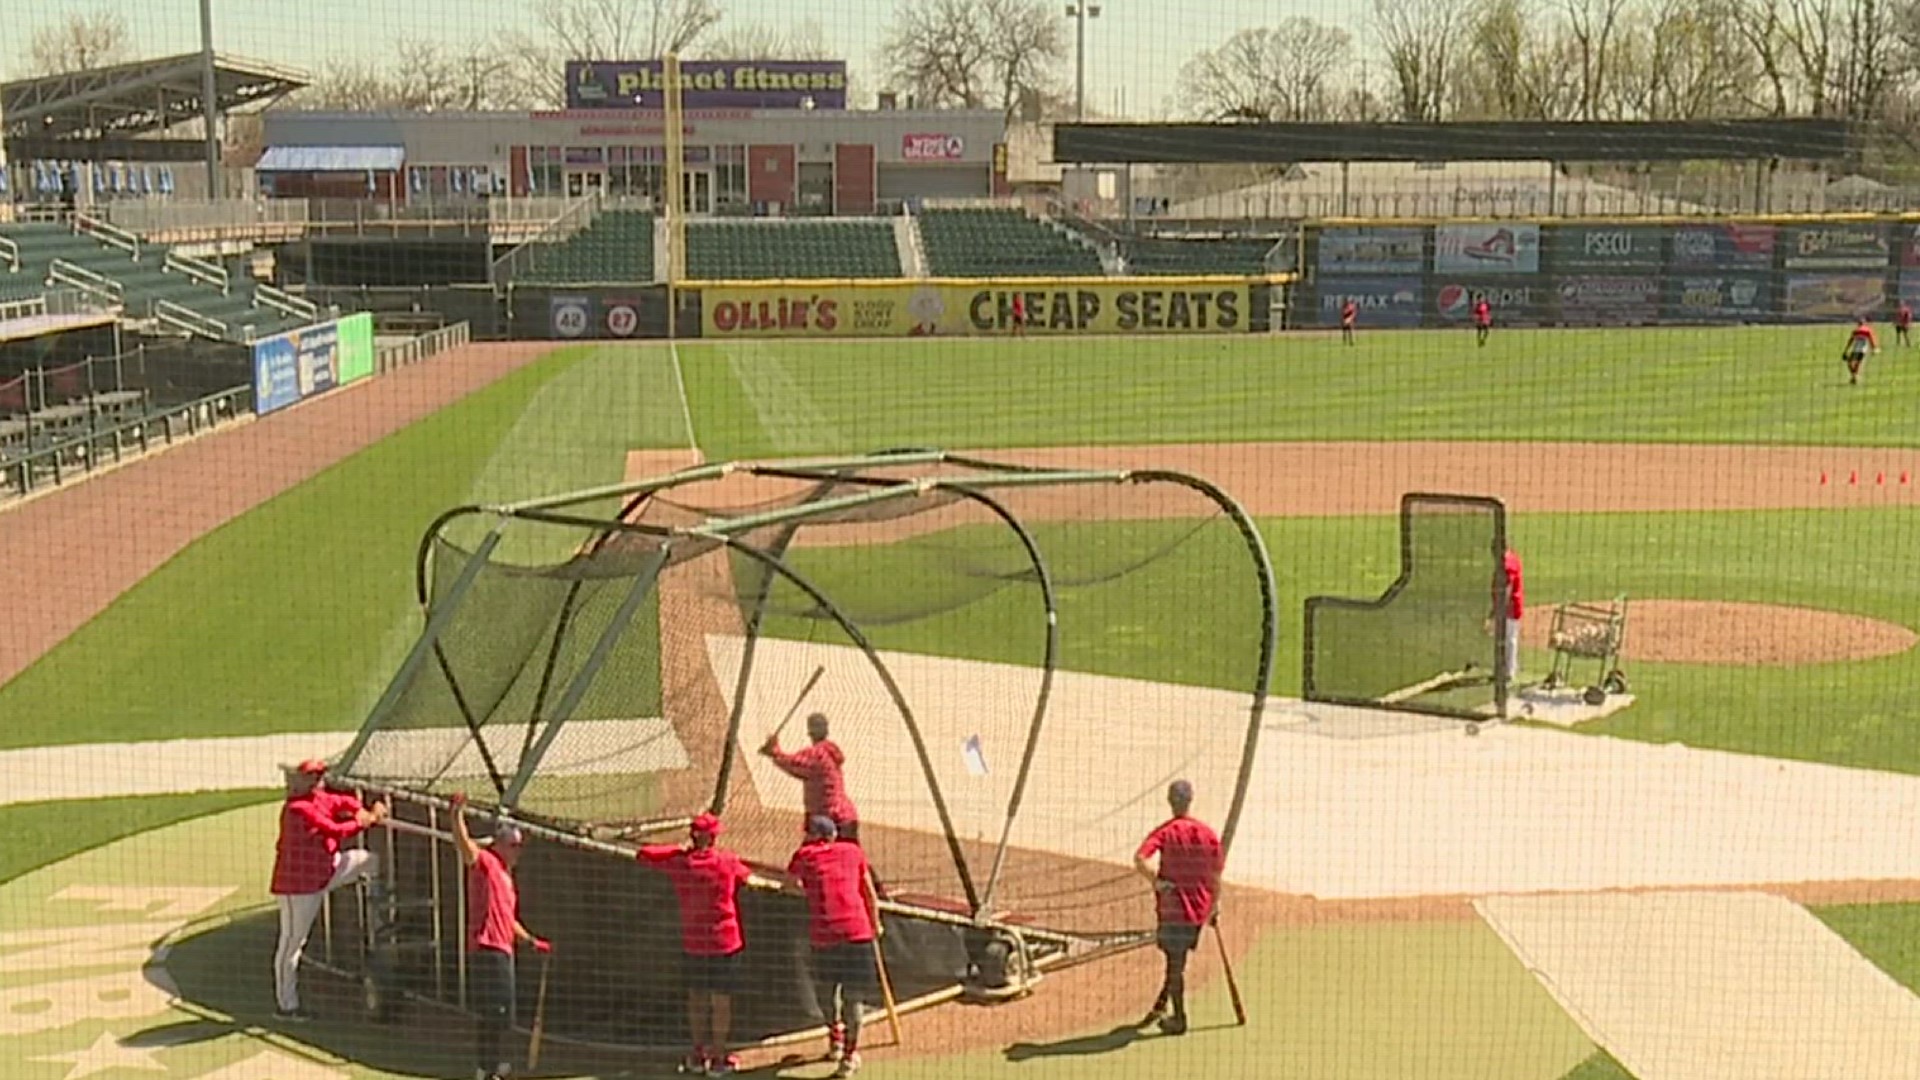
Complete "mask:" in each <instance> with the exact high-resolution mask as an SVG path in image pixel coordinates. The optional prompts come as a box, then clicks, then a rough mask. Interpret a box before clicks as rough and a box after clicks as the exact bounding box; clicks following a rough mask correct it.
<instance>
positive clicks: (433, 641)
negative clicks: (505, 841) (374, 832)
mask: <svg viewBox="0 0 1920 1080" xmlns="http://www.w3.org/2000/svg"><path fill="white" fill-rule="evenodd" d="M443 520H444V519H443ZM438 524H439V523H436V526H437V525H438ZM506 529H507V522H506V520H504V519H502V520H500V521H497V522H495V523H494V526H493V528H491V529H489V530H488V531H487V535H486V536H485V537H484V538H483V539H482V540H481V541H480V543H479V545H478V546H477V547H475V548H474V549H473V554H471V555H469V556H467V562H466V565H464V566H462V567H461V568H460V576H459V577H458V578H456V579H454V582H453V585H452V587H451V588H449V589H448V590H447V596H446V599H445V600H444V601H443V602H442V603H440V604H439V605H438V606H435V607H432V608H430V609H429V611H428V613H427V625H426V628H425V629H424V630H422V631H421V633H420V640H419V641H416V642H414V645H413V649H412V650H411V651H410V652H408V653H407V658H406V660H405V661H403V662H402V663H401V664H400V670H399V671H397V672H395V673H394V676H393V679H392V681H390V682H388V683H387V688H386V690H384V691H382V692H381V694H380V700H379V701H377V702H375V703H374V706H373V710H372V711H371V712H370V713H368V714H367V721H366V723H364V724H362V725H360V732H359V734H357V735H355V736H354V738H353V742H352V743H351V744H349V745H348V746H347V750H346V753H344V754H342V755H341V756H340V760H339V761H338V762H337V763H336V764H335V765H334V768H335V769H336V770H338V771H339V772H340V773H342V774H343V775H344V774H346V773H349V772H351V771H352V769H353V766H354V765H355V764H356V763H358V762H359V760H360V755H361V754H362V753H363V752H365V750H366V748H367V743H368V742H369V741H371V740H372V739H373V736H374V734H375V733H376V732H378V731H379V730H381V729H382V728H383V727H385V726H386V722H387V720H388V718H389V717H391V716H392V714H393V710H394V709H395V708H396V707H398V706H399V704H400V697H401V695H402V694H404V693H405V692H406V689H407V687H409V686H411V685H412V684H413V679H414V676H415V675H416V674H417V673H418V672H419V670H420V665H421V664H423V663H425V662H426V658H427V654H428V653H429V652H432V651H434V650H435V649H436V648H437V647H438V646H439V641H440V634H441V632H442V631H444V630H445V629H446V627H447V623H448V621H450V620H451V619H452V617H453V612H454V611H455V610H456V609H457V608H459V606H460V601H461V600H462V599H464V598H465V597H466V595H467V592H468V590H470V589H471V588H472V587H473V583H474V581H475V580H476V579H478V578H479V576H480V571H481V570H482V569H483V568H485V566H486V562H487V558H488V557H489V556H491V555H492V554H493V549H494V548H496V547H498V546H500V538H501V537H502V536H503V535H504V534H505V533H506ZM437 532H438V530H437V528H436V529H435V530H434V531H433V532H430V533H429V534H428V535H429V536H433V535H436V534H437ZM474 734H475V736H476V737H477V736H478V733H477V732H475V733H474ZM481 752H482V753H485V752H486V751H485V747H484V745H483V746H482V749H481ZM489 768H491V765H489Z"/></svg>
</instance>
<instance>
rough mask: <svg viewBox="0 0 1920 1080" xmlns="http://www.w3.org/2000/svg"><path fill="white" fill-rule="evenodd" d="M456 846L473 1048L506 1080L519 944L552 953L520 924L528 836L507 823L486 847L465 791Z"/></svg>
mask: <svg viewBox="0 0 1920 1080" xmlns="http://www.w3.org/2000/svg"><path fill="white" fill-rule="evenodd" d="M448 801H449V802H451V803H452V804H453V814H452V817H453V846H454V847H455V848H456V849H458V850H459V852H460V861H461V862H463V863H465V864H466V866H467V971H468V973H469V976H470V982H471V986H472V991H473V992H472V1002H473V1013H474V1021H473V1049H474V1055H475V1059H476V1061H477V1063H478V1066H479V1069H478V1075H479V1076H480V1077H481V1078H482V1080H506V1078H507V1076H508V1075H509V1074H511V1073H512V1071H513V1064H512V1062H510V1061H508V1060H507V1057H506V1053H505V1051H504V1050H502V1048H501V1044H502V1043H503V1042H504V1041H505V1040H506V1036H507V1032H508V1031H510V1030H512V1028H513V1023H514V1015H513V1014H514V1008H515V1005H516V1003H517V1002H518V1000H519V992H518V988H517V986H516V984H515V977H514V956H513V950H514V947H515V946H516V945H520V944H523V943H524V944H527V945H531V946H533V951H535V952H537V953H543V954H545V953H551V952H552V951H553V946H551V945H549V944H547V941H546V939H545V938H537V937H534V936H533V934H532V933H531V932H529V931H528V930H527V928H526V927H525V926H523V925H521V923H520V889H519V887H518V886H517V885H516V884H515V883H514V880H513V867H514V864H516V863H518V862H519V861H520V854H521V852H523V851H524V850H526V836H525V835H524V834H523V833H521V831H520V830H519V829H518V828H516V827H514V826H512V825H509V824H507V823H505V822H501V824H500V825H499V827H498V828H496V829H495V830H494V832H493V839H492V840H490V841H488V842H487V843H486V844H485V845H484V846H483V845H481V844H479V843H477V842H476V841H475V840H474V839H473V835H472V834H471V833H470V832H468V831H467V815H466V803H467V798H466V796H464V795H454V796H453V797H451V798H450V799H449V800H448Z"/></svg>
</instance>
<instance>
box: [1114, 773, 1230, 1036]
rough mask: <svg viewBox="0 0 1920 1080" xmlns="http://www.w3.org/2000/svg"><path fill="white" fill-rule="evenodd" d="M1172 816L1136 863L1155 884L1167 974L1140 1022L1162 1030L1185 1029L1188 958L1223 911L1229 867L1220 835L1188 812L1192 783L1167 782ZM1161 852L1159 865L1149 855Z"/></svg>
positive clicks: (1183, 1031) (1143, 845)
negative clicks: (1224, 882) (1222, 893)
mask: <svg viewBox="0 0 1920 1080" xmlns="http://www.w3.org/2000/svg"><path fill="white" fill-rule="evenodd" d="M1167 806H1168V807H1169V808H1170V809H1171V810H1172V811H1173V817H1172V818H1171V819H1169V820H1168V821H1166V822H1165V823H1164V824H1162V825H1161V826H1160V827H1159V828H1157V829H1155V830H1153V831H1152V832H1151V833H1148V834H1147V838H1146V840H1145V841H1143V842H1142V843H1141V844H1140V850H1138V851H1136V852H1134V855H1133V866H1134V869H1135V870H1136V871H1138V872H1139V874H1140V876H1141V877H1143V878H1146V879H1147V880H1148V881H1151V882H1152V883H1153V890H1154V893H1155V901H1154V907H1155V913H1156V915H1157V916H1158V919H1159V923H1160V929H1159V932H1158V933H1157V934H1156V935H1155V943H1156V944H1158V945H1159V947H1160V952H1161V954H1162V955H1164V956H1165V957H1166V961H1167V968H1166V975H1165V977H1164V979H1163V980H1162V981H1161V983H1160V993H1159V994H1158V995H1157V996H1156V997H1155V998H1154V999H1153V1007H1152V1008H1150V1009H1148V1010H1147V1015H1146V1016H1145V1017H1144V1018H1143V1019H1142V1020H1141V1021H1140V1026H1141V1027H1149V1026H1152V1025H1158V1026H1159V1028H1160V1031H1161V1033H1162V1034H1166V1035H1185V1034H1186V1033H1187V957H1188V955H1189V954H1190V953H1192V952H1193V950H1194V949H1196V948H1198V947H1199V945H1200V931H1201V930H1202V929H1203V928H1205V927H1206V925H1207V923H1209V922H1211V921H1212V920H1213V919H1214V918H1215V917H1216V916H1217V915H1218V914H1219V912H1220V905H1219V901H1218V899H1217V897H1218V896H1219V890H1220V874H1221V871H1222V870H1224V869H1225V866H1224V865H1223V861H1224V860H1223V856H1222V854H1221V849H1220V837H1219V836H1218V835H1217V834H1215V833H1214V831H1213V829H1212V828H1210V827H1209V826H1207V825H1206V824H1204V823H1202V822H1200V821H1199V820H1197V819H1195V818H1192V817H1189V816H1188V815H1187V811H1188V810H1189V809H1191V808H1192V806H1193V785H1192V784H1190V783H1188V782H1187V781H1185V780H1175V781H1174V782H1173V783H1172V784H1170V785H1168V787H1167ZM1155 855H1158V856H1159V857H1160V865H1159V866H1158V867H1155V866H1154V865H1153V864H1152V863H1151V862H1149V861H1148V860H1150V859H1152V858H1153V857H1154V856H1155Z"/></svg>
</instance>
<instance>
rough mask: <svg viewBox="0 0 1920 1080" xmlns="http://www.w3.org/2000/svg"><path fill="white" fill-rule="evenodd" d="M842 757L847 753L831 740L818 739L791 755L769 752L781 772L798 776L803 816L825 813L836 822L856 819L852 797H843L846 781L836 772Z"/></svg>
mask: <svg viewBox="0 0 1920 1080" xmlns="http://www.w3.org/2000/svg"><path fill="white" fill-rule="evenodd" d="M846 760H847V755H845V754H843V753H841V752H840V748H839V747H838V746H835V745H834V744H833V740H832V739H822V740H821V741H819V742H817V743H814V744H813V745H812V746H809V747H807V748H806V749H804V750H795V751H794V752H793V753H791V754H779V753H777V754H774V755H773V763H774V764H775V765H778V766H779V767H780V771H781V772H784V773H786V774H787V775H788V776H793V777H798V778H799V780H800V783H801V785H802V788H803V796H802V798H803V800H804V802H805V805H806V808H807V816H808V817H812V816H813V815H815V814H825V815H826V816H827V817H829V818H831V819H833V823H834V824H836V825H845V824H846V823H847V822H849V821H858V820H860V814H859V812H858V811H856V810H854V808H853V800H852V799H849V798H847V785H846V780H845V778H844V777H843V776H841V774H840V766H841V765H843V764H845V763H846Z"/></svg>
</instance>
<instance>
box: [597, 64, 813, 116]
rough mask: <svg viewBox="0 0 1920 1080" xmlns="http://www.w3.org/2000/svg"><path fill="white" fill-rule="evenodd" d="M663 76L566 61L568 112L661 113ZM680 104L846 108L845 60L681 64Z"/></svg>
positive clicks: (649, 68) (641, 67) (653, 67)
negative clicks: (629, 111)
mask: <svg viewBox="0 0 1920 1080" xmlns="http://www.w3.org/2000/svg"><path fill="white" fill-rule="evenodd" d="M665 83H666V76H665V75H664V73H663V70H662V64H661V62H660V61H658V60H605V61H603V60H569V61H567V108H569V109H662V108H665V107H666V94H665ZM680 99H681V104H682V106H683V107H685V108H688V109H799V108H803V107H805V106H806V103H807V101H808V100H809V99H811V100H812V103H813V108H816V109H844V108H846V107H847V62H846V61H845V60H683V61H681V62H680Z"/></svg>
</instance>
